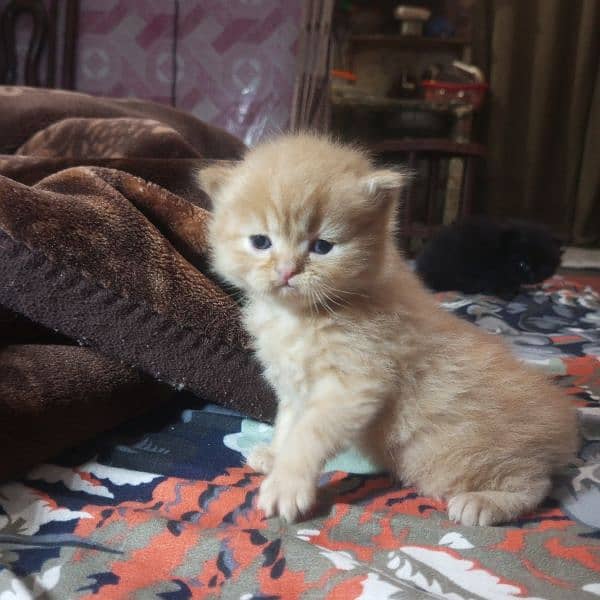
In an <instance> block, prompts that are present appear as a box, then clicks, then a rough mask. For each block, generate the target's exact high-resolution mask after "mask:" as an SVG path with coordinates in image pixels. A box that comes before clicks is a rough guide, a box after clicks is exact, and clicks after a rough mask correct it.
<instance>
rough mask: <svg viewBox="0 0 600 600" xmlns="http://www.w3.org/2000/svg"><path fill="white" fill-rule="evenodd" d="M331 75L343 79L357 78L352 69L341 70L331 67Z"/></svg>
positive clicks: (353, 80) (352, 79)
mask: <svg viewBox="0 0 600 600" xmlns="http://www.w3.org/2000/svg"><path fill="white" fill-rule="evenodd" d="M331 76H332V77H336V78H337V79H344V80H345V81H352V82H355V81H357V80H358V77H357V76H356V75H355V74H354V73H352V71H341V70H339V69H332V70H331Z"/></svg>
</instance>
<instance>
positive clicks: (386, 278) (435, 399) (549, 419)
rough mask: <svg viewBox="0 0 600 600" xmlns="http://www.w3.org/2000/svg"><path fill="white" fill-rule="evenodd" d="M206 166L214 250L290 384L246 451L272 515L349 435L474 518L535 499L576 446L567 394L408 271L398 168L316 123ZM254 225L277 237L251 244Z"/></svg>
mask: <svg viewBox="0 0 600 600" xmlns="http://www.w3.org/2000/svg"><path fill="white" fill-rule="evenodd" d="M200 179H201V182H202V184H203V186H204V187H205V189H206V190H207V191H208V192H209V194H210V195H211V197H212V198H213V202H214V219H213V222H212V227H211V231H210V239H211V245H212V248H213V264H214V268H215V269H216V271H217V272H218V273H220V274H221V275H222V276H223V277H225V278H226V279H227V280H229V281H230V282H231V283H233V284H235V285H237V286H239V287H240V288H241V289H242V290H243V291H244V292H245V294H246V295H247V299H248V301H247V304H246V306H245V308H244V321H245V325H246V327H247V328H248V330H249V331H250V333H251V334H252V335H253V337H254V339H255V345H256V352H257V354H258V357H259V359H260V360H261V362H262V364H263V365H264V369H265V371H264V372H265V376H266V377H267V378H268V380H269V381H270V382H271V384H272V385H273V387H274V388H275V390H276V392H277V395H278V398H279V409H278V414H277V419H276V424H275V435H274V440H273V443H272V444H271V446H269V447H266V446H263V447H260V448H258V449H257V450H255V451H254V453H253V454H252V455H251V457H250V458H249V461H248V462H249V465H250V466H251V467H252V468H253V469H255V470H257V471H260V472H263V473H265V474H266V475H267V476H266V478H265V480H264V481H263V483H262V486H261V488H260V497H259V507H260V508H262V509H263V510H264V511H265V513H266V514H267V516H272V515H274V514H279V515H281V516H283V517H284V518H286V519H287V520H289V521H292V520H294V519H296V518H298V516H299V515H300V514H302V513H305V512H306V511H307V510H309V509H310V508H311V506H312V505H313V503H314V501H315V495H316V488H317V483H316V482H317V478H318V475H319V473H320V471H321V469H322V467H323V465H324V463H325V461H326V460H327V459H329V458H331V457H332V456H333V455H335V454H336V453H337V452H339V451H340V450H342V449H343V448H345V447H346V446H348V445H349V444H356V445H357V446H359V447H360V448H361V449H362V450H363V451H364V452H365V453H367V454H368V455H369V456H370V457H371V458H372V459H373V460H374V461H376V462H377V463H379V464H380V465H382V466H383V467H385V468H387V469H388V470H389V471H390V472H391V473H393V474H394V475H395V476H396V477H398V478H399V479H401V480H402V481H403V482H405V483H406V484H410V485H415V486H417V487H418V488H419V489H420V490H421V491H422V492H423V493H424V494H428V495H432V496H437V497H443V498H446V499H447V500H448V512H449V516H450V518H451V519H454V520H456V521H460V522H462V523H464V524H466V525H477V524H478V525H489V524H492V523H498V522H503V521H508V520H511V519H514V518H515V517H517V516H519V515H520V514H521V513H523V512H524V511H528V510H531V509H533V508H535V507H536V505H537V504H538V503H539V502H540V501H541V500H542V499H543V498H544V496H545V495H546V493H547V492H548V490H549V487H550V476H551V474H552V472H553V471H554V470H555V469H557V468H558V467H560V466H562V465H564V464H565V463H567V462H568V461H569V459H570V458H571V457H572V455H573V454H574V453H575V452H576V449H577V443H578V441H577V433H576V419H575V413H574V409H573V407H572V406H571V403H570V401H569V399H568V397H566V396H565V394H564V393H563V392H562V391H561V390H560V389H559V388H557V387H555V386H553V385H552V384H551V383H550V382H548V381H547V380H546V379H545V378H544V377H543V376H542V375H541V374H539V373H537V372H534V371H532V370H530V369H529V368H526V367H525V366H523V365H522V364H520V363H519V362H518V361H517V360H516V359H515V358H513V356H512V355H511V354H510V352H509V351H508V350H507V348H505V346H504V345H503V343H502V341H501V340H499V339H497V338H495V337H493V336H492V335H490V334H488V333H484V332H482V331H480V330H478V329H477V328H476V327H475V326H473V325H471V324H469V323H466V322H464V321H462V320H460V319H458V318H457V317H455V316H453V315H451V314H448V313H446V312H445V311H444V310H442V309H441V308H440V307H439V306H438V304H437V302H436V300H435V298H434V297H433V296H432V295H430V294H429V293H428V292H426V291H425V289H424V288H423V287H422V286H421V284H420V282H419V281H418V280H417V278H416V277H415V276H414V275H413V274H412V272H410V270H409V268H408V267H407V266H406V264H405V263H404V262H403V260H402V258H401V257H400V255H399V253H398V251H397V250H396V246H395V243H394V239H393V232H394V227H395V223H394V215H395V212H396V211H395V206H394V200H393V197H394V194H393V193H391V191H390V190H393V189H395V188H398V187H399V186H400V185H401V183H402V177H401V175H399V174H398V173H394V172H392V171H386V170H384V171H378V170H376V169H374V167H373V166H372V164H371V162H370V161H369V160H368V158H366V157H365V156H364V155H363V154H362V153H360V152H358V151H356V150H354V149H352V148H349V147H345V146H341V145H337V144H334V143H332V142H331V141H329V140H327V139H324V138H319V137H316V136H312V135H306V134H305V135H290V136H283V137H281V138H279V139H276V140H273V141H271V142H268V143H265V144H263V145H261V146H259V147H257V148H255V149H254V150H251V151H250V152H249V153H248V154H247V156H246V158H245V160H244V161H242V162H241V163H240V164H239V165H238V166H234V167H212V168H208V169H206V170H205V171H203V172H202V173H201V174H200ZM257 234H263V235H266V236H269V238H270V239H271V241H272V246H271V247H270V248H268V249H266V250H256V249H255V248H253V247H252V245H251V244H250V241H249V236H251V235H257ZM318 238H320V239H325V240H327V241H329V242H333V243H334V244H335V245H334V246H333V248H332V250H331V251H330V252H329V253H328V254H324V255H319V254H315V253H314V252H310V251H309V248H310V246H309V245H310V243H311V242H312V241H314V240H315V239H318ZM282 265H283V266H282ZM290 265H291V266H292V267H293V268H294V270H296V271H297V274H296V275H295V276H293V277H292V278H291V279H290V280H289V284H288V285H283V283H284V282H283V280H282V279H281V275H280V273H281V270H282V268H289V267H290Z"/></svg>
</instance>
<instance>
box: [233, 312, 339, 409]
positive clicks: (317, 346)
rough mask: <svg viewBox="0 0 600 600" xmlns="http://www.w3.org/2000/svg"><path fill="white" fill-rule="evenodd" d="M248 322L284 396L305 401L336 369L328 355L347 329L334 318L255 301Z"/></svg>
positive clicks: (271, 377) (268, 374)
mask: <svg viewBox="0 0 600 600" xmlns="http://www.w3.org/2000/svg"><path fill="white" fill-rule="evenodd" d="M244 321H245V325H246V327H247V329H248V331H250V333H251V334H252V335H253V337H254V339H255V347H256V352H257V354H258V357H259V359H260V361H261V363H262V364H263V366H264V367H265V376H266V377H267V379H268V380H269V381H270V382H271V384H272V385H273V386H274V387H275V388H276V389H277V391H278V393H279V395H280V399H282V400H283V399H290V400H292V399H293V400H294V401H303V400H305V399H306V398H307V397H308V396H309V394H310V392H311V388H312V385H313V383H314V382H315V381H316V380H317V379H318V378H319V377H322V376H323V375H325V374H326V373H327V371H328V370H329V369H331V368H334V366H333V364H332V362H331V361H330V360H328V357H330V356H332V353H334V352H335V346H337V345H338V343H342V337H343V331H342V329H343V328H342V327H341V326H340V325H339V324H336V323H335V322H334V321H333V320H331V319H328V318H323V319H314V318H310V317H304V316H300V315H296V314H294V313H293V312H290V311H288V310H286V309H285V308H284V307H281V306H279V305H277V304H276V303H270V302H251V303H250V304H249V305H248V306H247V307H246V308H245V311H244Z"/></svg>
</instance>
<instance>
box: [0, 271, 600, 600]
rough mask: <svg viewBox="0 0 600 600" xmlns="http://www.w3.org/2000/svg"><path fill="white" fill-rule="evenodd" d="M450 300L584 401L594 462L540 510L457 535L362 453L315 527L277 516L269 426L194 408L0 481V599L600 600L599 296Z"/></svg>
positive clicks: (343, 465)
mask: <svg viewBox="0 0 600 600" xmlns="http://www.w3.org/2000/svg"><path fill="white" fill-rule="evenodd" d="M440 300H441V302H442V303H443V305H444V306H445V307H446V308H447V309H448V310H452V311H454V312H456V313H457V314H459V315H460V316H462V317H464V318H466V319H469V320H471V321H474V322H475V323H477V325H479V326H480V327H482V328H484V329H486V330H488V331H490V332H492V333H495V334H499V335H502V336H504V338H505V339H506V341H507V342H508V343H509V344H510V345H511V346H512V348H513V349H514V351H515V352H516V353H517V354H518V355H519V356H520V357H521V358H522V359H523V360H525V361H528V362H531V363H534V364H536V365H538V366H539V367H540V368H541V369H544V370H545V371H547V372H548V373H551V374H553V375H556V376H558V379H559V382H560V384H561V385H562V386H563V387H564V388H565V389H567V390H568V392H569V393H570V394H571V396H572V401H573V402H574V403H575V404H576V405H577V406H578V407H579V413H580V417H581V428H582V433H583V436H584V445H583V448H582V450H581V453H580V456H579V459H578V461H577V463H576V464H574V465H572V466H571V467H570V468H569V469H568V470H565V472H564V473H563V474H562V476H561V477H560V478H558V479H557V481H556V485H555V487H554V489H553V492H552V494H551V496H550V497H549V498H548V499H547V501H546V502H545V503H544V504H543V505H542V506H541V507H540V508H539V509H538V510H536V511H535V513H533V514H529V515H525V516H523V517H522V518H521V519H519V520H518V521H516V522H512V523H508V524H506V525H504V526H500V527H483V528H476V527H463V526H459V525H456V524H454V523H452V522H450V521H449V520H448V519H447V516H446V513H445V506H444V504H443V503H442V502H439V501H436V500H434V499H432V498H428V497H424V496H422V495H420V494H418V493H417V492H416V490H415V489H413V488H407V487H403V486H402V485H397V484H393V483H392V482H391V481H390V480H389V479H388V478H387V477H386V476H385V474H381V473H377V472H376V470H375V469H374V468H373V466H372V465H370V464H369V463H368V461H366V460H365V459H364V458H363V457H361V456H360V455H358V454H356V453H354V452H352V451H349V452H346V453H345V454H343V455H341V456H339V457H337V458H336V459H335V460H333V461H332V462H331V463H329V464H328V465H327V467H326V469H325V471H324V473H323V475H322V481H321V485H322V493H321V496H320V501H319V506H318V508H317V509H316V510H315V511H314V513H313V514H311V515H310V516H309V518H308V519H307V520H306V521H304V522H302V523H298V524H293V525H286V524H285V523H282V522H281V521H280V520H279V519H270V520H265V519H264V518H263V516H262V513H260V512H259V511H257V510H256V509H255V498H256V494H257V490H258V486H259V484H260V481H261V477H260V476H258V475H256V474H254V473H252V472H251V471H250V470H249V469H248V468H247V467H246V466H245V465H244V457H245V456H246V455H247V454H248V452H249V450H250V449H251V448H252V447H253V445H255V444H257V443H259V442H263V441H265V440H267V439H268V438H269V437H270V435H271V428H270V427H269V426H267V425H264V424H261V423H257V422H254V421H251V420H248V419H245V418H244V417H243V416H241V415H239V414H236V413H231V412H226V411H223V410H220V409H218V408H217V407H214V406H206V407H203V408H202V409H198V408H197V401H193V400H192V399H189V398H186V397H182V400H181V403H180V404H179V405H177V406H171V407H169V408H168V409H163V410H162V411H160V412H156V413H154V414H150V415H146V416H145V417H143V418H140V419H138V420H136V421H134V422H131V423H128V424H127V425H126V426H123V427H121V428H120V429H119V430H117V431H112V432H110V433H108V434H106V435H104V436H102V437H101V438H100V439H97V440H94V441H93V442H91V443H89V444H87V445H86V446H84V447H80V448H77V449H76V450H72V451H70V452H69V453H67V454H65V455H63V456H61V457H59V458H58V459H57V460H56V461H55V462H53V463H52V464H44V465H40V466H38V467H37V468H35V469H33V470H32V471H31V472H29V473H28V475H27V476H26V477H25V478H23V479H21V480H19V481H11V482H8V483H5V484H3V485H0V600H8V599H21V598H56V599H60V600H64V599H69V598H79V597H84V598H86V597H89V598H93V597H100V598H123V599H129V598H166V599H171V600H177V599H180V598H181V599H183V598H204V597H222V598H240V599H244V600H250V599H257V600H258V599H267V598H339V599H353V598H364V599H367V598H368V599H373V600H384V599H396V598H398V599H399V598H416V599H423V598H450V599H452V600H460V599H466V598H477V599H479V598H486V599H510V598H520V599H523V598H546V599H557V600H562V599H564V598H569V599H578V598H589V599H591V598H594V597H600V404H599V401H600V362H599V357H600V297H599V296H598V295H597V294H596V293H594V292H593V291H592V290H591V289H589V288H586V287H584V286H582V285H577V284H573V283H569V282H567V281H564V280H562V279H560V278H554V279H553V280H551V281H550V282H549V283H547V284H546V285H545V286H544V287H543V288H537V289H533V290H530V291H528V292H526V293H523V294H521V295H520V296H518V297H517V298H515V299H514V300H513V301H512V302H504V301H501V300H498V299H495V298H492V297H487V296H472V297H464V296H458V295H456V294H444V295H443V296H441V297H440ZM194 402H195V403H194ZM191 407H196V408H191Z"/></svg>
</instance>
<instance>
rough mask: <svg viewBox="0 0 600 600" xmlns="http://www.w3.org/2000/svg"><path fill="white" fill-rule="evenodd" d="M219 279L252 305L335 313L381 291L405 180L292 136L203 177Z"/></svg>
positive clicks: (360, 157) (340, 150) (342, 150)
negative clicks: (268, 301)
mask: <svg viewBox="0 0 600 600" xmlns="http://www.w3.org/2000/svg"><path fill="white" fill-rule="evenodd" d="M200 181H201V184H202V186H203V188H204V189H205V190H206V191H207V192H208V194H209V195H210V196H211V198H212V201H213V208H214V218H213V220H212V225H211V231H210V241H211V247H212V252H213V254H212V259H213V266H214V268H215V270H216V271H217V272H218V273H219V274H220V275H221V276H222V277H224V278H225V279H226V280H228V281H229V282H230V283H233V284H234V285H236V286H237V287H239V288H241V289H242V290H244V291H245V292H246V293H247V294H249V295H251V296H252V295H254V296H270V297H273V298H276V299H278V300H281V301H283V302H287V303H292V304H296V305H301V306H305V307H307V306H311V305H312V306H319V305H320V306H323V305H327V306H329V307H330V308H333V307H335V306H336V305H337V304H340V303H347V302H351V301H352V298H356V297H358V296H360V295H362V294H364V293H365V292H366V291H368V290H369V287H370V286H372V285H374V283H375V281H376V279H377V276H378V274H379V272H380V269H381V266H382V262H383V257H384V254H385V251H386V249H387V248H389V244H390V243H393V242H392V237H393V229H394V215H395V212H396V211H395V203H394V194H393V190H395V189H397V188H399V187H400V185H401V183H402V175H401V174H400V173H397V172H394V171H390V170H376V169H374V167H373V165H372V164H371V162H370V161H369V159H368V158H367V157H365V155H364V154H362V153H361V152H359V151H357V150H355V149H353V148H350V147H347V146H341V145H339V144H335V143H333V142H331V141H330V140H328V139H326V138H322V137H317V136H314V135H308V134H302V135H290V136H284V137H281V138H279V139H276V140H273V141H270V142H267V143H265V144H263V145H261V146H258V147H257V148H255V149H253V150H251V151H250V152H249V153H248V154H247V155H246V157H245V159H244V160H243V161H242V162H241V163H239V164H237V165H233V166H230V165H228V166H213V167H208V168H206V169H204V170H203V171H202V172H201V173H200Z"/></svg>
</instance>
